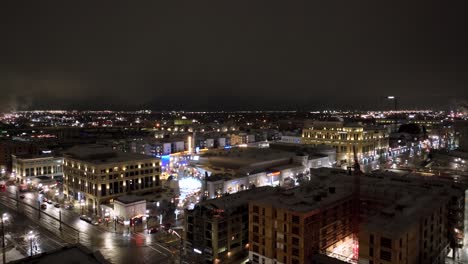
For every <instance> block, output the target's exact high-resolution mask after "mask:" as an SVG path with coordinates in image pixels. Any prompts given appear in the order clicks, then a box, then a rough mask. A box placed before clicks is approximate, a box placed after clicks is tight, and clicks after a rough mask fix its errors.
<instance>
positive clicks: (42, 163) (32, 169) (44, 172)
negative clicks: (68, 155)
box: [12, 154, 63, 183]
mask: <svg viewBox="0 0 468 264" xmlns="http://www.w3.org/2000/svg"><path fill="white" fill-rule="evenodd" d="M12 163H13V169H12V172H13V173H14V175H15V176H16V180H17V181H18V182H19V183H24V182H26V179H28V178H30V177H34V176H48V177H50V178H53V179H61V178H62V176H63V167H62V166H63V158H62V157H54V156H52V155H30V154H25V155H12Z"/></svg>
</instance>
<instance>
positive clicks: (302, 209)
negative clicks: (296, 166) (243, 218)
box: [249, 183, 353, 264]
mask: <svg viewBox="0 0 468 264" xmlns="http://www.w3.org/2000/svg"><path fill="white" fill-rule="evenodd" d="M352 205H353V204H352V194H351V192H350V189H345V188H341V187H338V188H337V186H329V187H327V188H322V187H319V186H317V185H315V184H314V183H309V184H305V185H303V186H301V187H298V188H295V189H290V190H285V191H278V192H275V193H273V194H271V195H268V196H265V197H263V198H259V199H254V200H252V201H251V202H250V203H249V241H250V243H249V259H250V261H251V262H252V263H254V264H256V263H262V264H263V263H264V264H274V263H275V264H276V263H284V264H300V263H308V262H307V261H308V260H310V259H311V257H312V256H313V255H314V254H316V253H317V252H319V251H320V250H322V249H326V248H328V247H330V246H331V245H333V244H335V243H337V242H338V241H340V240H343V239H345V238H346V237H347V236H350V235H351V232H352V228H351V216H352Z"/></svg>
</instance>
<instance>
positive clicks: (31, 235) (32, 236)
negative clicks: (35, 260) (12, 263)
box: [28, 231, 35, 256]
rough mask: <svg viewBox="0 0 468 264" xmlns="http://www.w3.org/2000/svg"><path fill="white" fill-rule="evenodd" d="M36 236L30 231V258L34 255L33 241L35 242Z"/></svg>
mask: <svg viewBox="0 0 468 264" xmlns="http://www.w3.org/2000/svg"><path fill="white" fill-rule="evenodd" d="M34 238H35V236H34V233H33V231H29V233H28V240H29V248H30V252H31V253H30V256H32V255H33V240H34Z"/></svg>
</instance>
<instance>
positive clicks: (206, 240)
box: [184, 187, 275, 263]
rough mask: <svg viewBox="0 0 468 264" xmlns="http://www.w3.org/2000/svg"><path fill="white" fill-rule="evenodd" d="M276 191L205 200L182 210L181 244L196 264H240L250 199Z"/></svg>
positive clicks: (245, 245)
mask: <svg viewBox="0 0 468 264" xmlns="http://www.w3.org/2000/svg"><path fill="white" fill-rule="evenodd" d="M274 191H275V188H273V187H260V188H255V189H251V190H248V191H242V192H238V193H235V194H231V195H227V196H223V197H220V198H216V199H211V200H206V201H203V202H200V203H199V204H197V205H196V206H195V207H194V209H192V210H188V209H187V210H185V214H184V215H185V221H184V225H185V226H184V230H185V233H184V236H185V238H184V241H185V247H186V250H187V252H188V255H189V256H190V257H189V260H191V261H195V263H240V262H241V261H242V260H244V259H246V258H247V256H248V246H249V245H248V243H249V232H248V231H249V229H248V221H249V210H248V208H249V206H248V202H249V200H250V199H253V198H255V197H256V198H258V197H263V196H265V195H268V194H271V193H272V192H274Z"/></svg>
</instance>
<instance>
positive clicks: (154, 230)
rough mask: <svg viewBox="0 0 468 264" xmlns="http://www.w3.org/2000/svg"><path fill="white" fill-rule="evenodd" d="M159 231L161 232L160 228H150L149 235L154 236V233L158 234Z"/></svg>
mask: <svg viewBox="0 0 468 264" xmlns="http://www.w3.org/2000/svg"><path fill="white" fill-rule="evenodd" d="M158 231H159V228H157V227H151V228H148V234H154V233H157V232H158Z"/></svg>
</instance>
